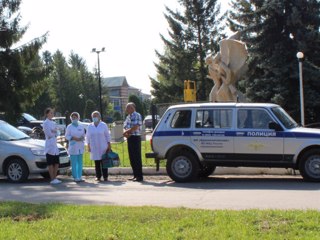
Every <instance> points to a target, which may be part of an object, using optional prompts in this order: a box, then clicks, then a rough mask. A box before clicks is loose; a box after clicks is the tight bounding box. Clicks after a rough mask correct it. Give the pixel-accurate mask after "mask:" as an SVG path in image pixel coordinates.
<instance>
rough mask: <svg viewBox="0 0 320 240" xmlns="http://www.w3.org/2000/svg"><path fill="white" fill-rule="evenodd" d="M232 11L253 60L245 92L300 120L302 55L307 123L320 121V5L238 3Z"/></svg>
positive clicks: (313, 1) (279, 0) (277, 0)
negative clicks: (301, 56)
mask: <svg viewBox="0 0 320 240" xmlns="http://www.w3.org/2000/svg"><path fill="white" fill-rule="evenodd" d="M230 9H232V10H231V12H230V19H229V20H230V21H229V23H230V28H231V30H233V31H240V32H241V33H242V36H243V39H242V40H243V41H244V42H246V43H247V46H248V51H249V56H250V57H249V61H248V63H249V71H248V73H247V76H246V77H245V78H244V80H242V81H240V82H239V86H240V88H241V90H242V91H245V92H246V95H247V97H248V98H249V99H250V100H251V101H254V102H270V101H271V102H274V103H278V104H280V105H282V106H283V107H284V108H285V109H286V110H288V111H289V112H290V113H291V114H292V115H293V116H294V118H295V119H297V120H300V118H299V115H300V110H299V109H300V107H299V95H300V94H299V72H298V62H297V58H296V54H297V52H299V51H302V52H304V54H305V56H306V61H305V64H304V65H305V67H304V91H305V106H306V118H307V121H306V122H313V121H319V120H320V97H319V94H320V86H319V78H320V71H319V69H318V68H317V67H315V66H319V65H320V55H319V47H320V46H319V40H320V38H319V27H320V12H319V10H320V3H319V1H317V0H310V1H302V0H265V1H261V0H251V1H247V0H233V1H232V6H231V8H230Z"/></svg>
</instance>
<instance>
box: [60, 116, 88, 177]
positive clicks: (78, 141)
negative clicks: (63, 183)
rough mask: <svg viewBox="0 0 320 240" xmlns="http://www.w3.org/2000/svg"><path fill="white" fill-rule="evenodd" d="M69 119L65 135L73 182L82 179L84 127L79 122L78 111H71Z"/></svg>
mask: <svg viewBox="0 0 320 240" xmlns="http://www.w3.org/2000/svg"><path fill="white" fill-rule="evenodd" d="M70 120H71V123H70V124H69V125H68V126H67V130H66V134H65V137H66V139H67V140H68V141H69V147H68V153H69V155H70V160H71V169H72V176H73V178H74V181H75V182H81V181H83V179H82V166H83V164H82V162H83V152H84V139H85V135H86V132H85V129H84V127H83V126H82V125H80V124H79V120H80V114H79V113H77V112H73V113H71V115H70Z"/></svg>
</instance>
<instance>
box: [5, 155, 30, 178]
mask: <svg viewBox="0 0 320 240" xmlns="http://www.w3.org/2000/svg"><path fill="white" fill-rule="evenodd" d="M6 174H7V178H8V180H9V181H10V182H14V183H19V182H24V181H26V180H27V179H28V176H29V169H28V166H27V164H26V163H25V162H24V161H23V160H22V159H11V160H10V161H9V163H8V164H7V167H6Z"/></svg>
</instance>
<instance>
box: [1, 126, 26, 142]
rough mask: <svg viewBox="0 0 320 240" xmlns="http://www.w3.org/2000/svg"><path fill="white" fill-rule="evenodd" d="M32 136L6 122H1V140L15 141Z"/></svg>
mask: <svg viewBox="0 0 320 240" xmlns="http://www.w3.org/2000/svg"><path fill="white" fill-rule="evenodd" d="M27 138H30V137H29V136H28V135H27V134H25V133H23V132H22V131H20V130H19V129H17V128H15V127H13V126H12V125H10V124H8V123H6V122H0V140H2V141H15V140H21V139H27Z"/></svg>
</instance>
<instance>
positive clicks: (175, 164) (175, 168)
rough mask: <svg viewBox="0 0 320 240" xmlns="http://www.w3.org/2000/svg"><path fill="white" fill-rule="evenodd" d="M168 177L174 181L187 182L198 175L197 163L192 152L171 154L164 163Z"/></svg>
mask: <svg viewBox="0 0 320 240" xmlns="http://www.w3.org/2000/svg"><path fill="white" fill-rule="evenodd" d="M166 169H167V173H168V175H169V177H170V178H171V179H172V180H174V181H176V182H188V181H191V180H194V179H195V178H196V177H197V176H198V172H199V163H198V161H197V158H196V156H195V155H194V154H192V153H190V152H187V151H185V152H182V151H181V152H178V153H174V154H172V155H171V156H170V157H169V158H168V160H167V165H166Z"/></svg>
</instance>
